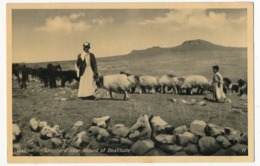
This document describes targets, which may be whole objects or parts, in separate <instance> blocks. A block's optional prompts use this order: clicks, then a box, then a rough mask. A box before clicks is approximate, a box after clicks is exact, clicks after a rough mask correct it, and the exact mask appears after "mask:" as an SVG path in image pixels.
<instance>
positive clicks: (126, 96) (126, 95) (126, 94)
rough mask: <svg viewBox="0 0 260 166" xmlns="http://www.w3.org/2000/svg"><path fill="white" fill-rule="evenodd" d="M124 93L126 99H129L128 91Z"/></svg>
mask: <svg viewBox="0 0 260 166" xmlns="http://www.w3.org/2000/svg"><path fill="white" fill-rule="evenodd" d="M124 94H125V96H124V100H127V99H129V97H128V93H127V92H126V91H124Z"/></svg>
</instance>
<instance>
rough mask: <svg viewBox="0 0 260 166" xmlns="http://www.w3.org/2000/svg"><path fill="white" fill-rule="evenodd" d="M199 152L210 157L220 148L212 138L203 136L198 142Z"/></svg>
mask: <svg viewBox="0 0 260 166" xmlns="http://www.w3.org/2000/svg"><path fill="white" fill-rule="evenodd" d="M199 147H200V152H201V154H203V155H211V154H213V153H216V152H217V151H218V150H219V149H220V146H219V144H218V143H217V141H216V139H215V138H214V137H209V136H205V137H202V138H201V139H200V140H199Z"/></svg>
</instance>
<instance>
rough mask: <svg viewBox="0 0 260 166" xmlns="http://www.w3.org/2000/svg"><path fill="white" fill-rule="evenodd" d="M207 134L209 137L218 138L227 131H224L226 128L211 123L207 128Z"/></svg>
mask: <svg viewBox="0 0 260 166" xmlns="http://www.w3.org/2000/svg"><path fill="white" fill-rule="evenodd" d="M205 133H206V134H207V135H208V136H218V135H222V134H224V133H225V131H224V127H222V126H219V125H216V124H213V123H209V124H208V125H207V126H206V128H205Z"/></svg>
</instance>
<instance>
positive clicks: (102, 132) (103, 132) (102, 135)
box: [97, 128, 110, 142]
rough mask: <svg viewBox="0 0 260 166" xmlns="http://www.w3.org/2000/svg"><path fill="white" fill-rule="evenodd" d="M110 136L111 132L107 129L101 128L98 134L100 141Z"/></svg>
mask: <svg viewBox="0 0 260 166" xmlns="http://www.w3.org/2000/svg"><path fill="white" fill-rule="evenodd" d="M109 136H110V135H109V133H108V131H107V130H106V129H104V128H100V129H99V133H98V136H97V140H98V141H100V142H104V141H106V140H107V139H108V137H109Z"/></svg>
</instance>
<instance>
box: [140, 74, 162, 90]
mask: <svg viewBox="0 0 260 166" xmlns="http://www.w3.org/2000/svg"><path fill="white" fill-rule="evenodd" d="M139 86H140V91H139V93H140V94H141V93H142V92H147V90H148V92H150V91H151V90H154V91H155V92H156V91H158V88H159V87H160V84H159V77H155V76H139Z"/></svg>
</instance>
